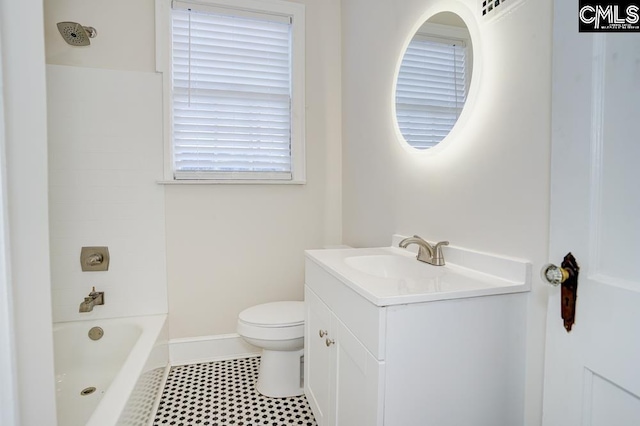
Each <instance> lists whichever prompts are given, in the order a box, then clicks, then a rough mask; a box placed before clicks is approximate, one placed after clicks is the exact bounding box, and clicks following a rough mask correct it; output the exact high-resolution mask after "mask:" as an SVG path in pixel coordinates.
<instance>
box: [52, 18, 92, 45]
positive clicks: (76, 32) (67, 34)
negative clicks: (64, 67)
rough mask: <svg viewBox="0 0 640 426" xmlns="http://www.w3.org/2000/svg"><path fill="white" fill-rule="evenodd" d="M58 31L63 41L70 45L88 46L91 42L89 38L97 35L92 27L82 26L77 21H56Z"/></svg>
mask: <svg viewBox="0 0 640 426" xmlns="http://www.w3.org/2000/svg"><path fill="white" fill-rule="evenodd" d="M58 31H60V34H61V35H62V38H63V39H64V41H66V42H67V43H69V44H70V45H72V46H88V45H90V44H91V42H90V41H89V39H90V38H94V37H95V36H96V35H98V32H97V31H96V29H95V28H93V27H83V26H82V25H80V24H78V23H77V22H58Z"/></svg>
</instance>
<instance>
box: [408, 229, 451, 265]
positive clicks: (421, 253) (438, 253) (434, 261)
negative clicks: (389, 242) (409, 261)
mask: <svg viewBox="0 0 640 426" xmlns="http://www.w3.org/2000/svg"><path fill="white" fill-rule="evenodd" d="M409 244H417V245H418V255H417V256H416V259H418V260H419V261H420V262H425V263H428V264H430V265H434V266H443V265H444V255H443V254H442V246H448V245H449V241H440V242H439V243H436V245H435V246H432V245H431V244H429V243H428V242H426V241H425V240H423V239H422V238H420V237H419V236H417V235H414V236H413V237H409V238H405V239H404V240H402V241H400V244H398V246H399V247H401V248H407V246H408V245H409Z"/></svg>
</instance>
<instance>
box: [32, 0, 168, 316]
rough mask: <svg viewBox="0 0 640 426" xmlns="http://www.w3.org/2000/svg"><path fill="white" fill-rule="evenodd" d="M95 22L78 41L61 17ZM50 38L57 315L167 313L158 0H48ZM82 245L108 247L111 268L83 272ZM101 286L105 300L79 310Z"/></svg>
mask: <svg viewBox="0 0 640 426" xmlns="http://www.w3.org/2000/svg"><path fill="white" fill-rule="evenodd" d="M59 21H77V22H79V23H80V24H83V25H91V26H94V27H96V29H97V31H98V37H96V38H95V39H92V40H91V45H90V46H86V47H76V46H70V45H68V44H67V43H65V42H64V40H63V39H62V37H61V36H60V34H59V32H58V30H57V28H56V26H55V23H56V22H59ZM44 22H45V38H46V56H47V62H48V63H49V64H57V65H48V67H47V83H48V93H47V96H48V105H49V108H48V111H49V114H48V118H49V196H50V200H49V213H50V226H51V259H52V271H51V277H52V288H53V294H52V297H53V313H54V321H70V320H77V319H88V318H111V317H118V316H129V315H144V314H154V313H164V312H167V285H166V261H165V233H164V227H165V223H164V189H163V188H162V186H160V185H158V184H157V183H156V182H157V181H158V180H161V179H162V173H163V169H162V161H163V146H162V78H161V76H160V75H159V74H157V73H155V44H154V31H155V27H154V3H153V0H146V1H139V2H135V5H131V4H130V2H126V1H116V2H91V3H88V2H86V1H79V0H48V1H46V2H45V21H44ZM82 246H108V247H109V253H110V256H111V262H110V265H109V270H108V271H106V272H82V271H81V268H80V261H79V256H80V250H81V247H82ZM92 286H95V287H96V290H98V291H104V292H105V305H104V306H98V307H95V308H94V309H93V311H92V312H90V313H79V312H78V306H79V304H80V302H82V300H83V297H84V296H86V295H87V294H88V293H89V292H90V291H91V287H92Z"/></svg>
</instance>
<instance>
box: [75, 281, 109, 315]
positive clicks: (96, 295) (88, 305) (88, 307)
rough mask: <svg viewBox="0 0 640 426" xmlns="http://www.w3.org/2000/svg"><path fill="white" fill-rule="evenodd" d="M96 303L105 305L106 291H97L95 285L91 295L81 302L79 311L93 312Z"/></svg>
mask: <svg viewBox="0 0 640 426" xmlns="http://www.w3.org/2000/svg"><path fill="white" fill-rule="evenodd" d="M95 305H104V291H96V288H95V287H93V289H92V290H91V293H89V296H87V297H85V298H84V302H82V303H80V309H79V312H91V311H93V307H94V306H95Z"/></svg>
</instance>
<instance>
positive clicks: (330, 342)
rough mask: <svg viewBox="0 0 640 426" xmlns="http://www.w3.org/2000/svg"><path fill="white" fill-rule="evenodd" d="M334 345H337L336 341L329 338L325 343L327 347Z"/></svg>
mask: <svg viewBox="0 0 640 426" xmlns="http://www.w3.org/2000/svg"><path fill="white" fill-rule="evenodd" d="M334 343H336V341H335V340H333V339H329V338H327V340H325V341H324V344H325V345H327V347H329V346H331V345H333V344H334Z"/></svg>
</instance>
